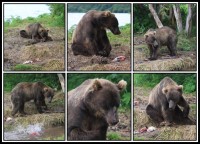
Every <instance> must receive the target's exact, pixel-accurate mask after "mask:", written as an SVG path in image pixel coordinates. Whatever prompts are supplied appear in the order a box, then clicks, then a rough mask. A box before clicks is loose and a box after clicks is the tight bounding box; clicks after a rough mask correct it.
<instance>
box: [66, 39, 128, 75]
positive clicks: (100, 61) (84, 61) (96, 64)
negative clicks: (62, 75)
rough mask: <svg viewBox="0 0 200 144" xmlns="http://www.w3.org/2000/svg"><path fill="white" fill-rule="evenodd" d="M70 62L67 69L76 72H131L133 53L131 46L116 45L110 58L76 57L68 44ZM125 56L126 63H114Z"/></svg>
mask: <svg viewBox="0 0 200 144" xmlns="http://www.w3.org/2000/svg"><path fill="white" fill-rule="evenodd" d="M67 53H68V62H67V69H68V70H69V71H76V70H86V71H88V70H92V71H93V70H94V71H96V70H98V71H108V70H110V71H130V70H131V65H130V63H131V51H130V47H129V46H122V45H119V46H118V45H116V46H115V45H114V46H112V50H111V53H110V55H109V57H101V56H88V57H86V56H82V55H78V56H74V55H73V52H72V49H71V43H68V48H67ZM118 56H125V58H126V59H125V60H124V61H120V62H113V61H112V60H114V59H115V58H116V57H118Z"/></svg>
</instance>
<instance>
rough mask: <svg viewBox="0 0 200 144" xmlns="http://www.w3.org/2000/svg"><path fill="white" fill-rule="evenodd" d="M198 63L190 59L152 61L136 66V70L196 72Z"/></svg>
mask: <svg viewBox="0 0 200 144" xmlns="http://www.w3.org/2000/svg"><path fill="white" fill-rule="evenodd" d="M195 67H196V62H195V60H193V59H192V58H190V57H183V58H176V59H166V60H165V61H163V60H156V61H151V63H141V64H137V65H135V68H134V69H135V70H171V71H175V70H176V71H180V70H194V69H195Z"/></svg>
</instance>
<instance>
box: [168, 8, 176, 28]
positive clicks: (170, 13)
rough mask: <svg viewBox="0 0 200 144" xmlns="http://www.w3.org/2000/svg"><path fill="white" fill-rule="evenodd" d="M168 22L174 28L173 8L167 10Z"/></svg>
mask: <svg viewBox="0 0 200 144" xmlns="http://www.w3.org/2000/svg"><path fill="white" fill-rule="evenodd" d="M169 21H170V23H171V25H172V26H175V19H174V12H173V7H170V9H169Z"/></svg>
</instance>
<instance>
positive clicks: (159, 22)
mask: <svg viewBox="0 0 200 144" xmlns="http://www.w3.org/2000/svg"><path fill="white" fill-rule="evenodd" d="M149 10H150V12H151V14H152V15H153V17H154V20H155V22H156V24H157V26H158V28H161V27H163V24H162V22H161V21H160V19H159V17H158V14H157V13H156V11H155V10H154V8H153V4H149Z"/></svg>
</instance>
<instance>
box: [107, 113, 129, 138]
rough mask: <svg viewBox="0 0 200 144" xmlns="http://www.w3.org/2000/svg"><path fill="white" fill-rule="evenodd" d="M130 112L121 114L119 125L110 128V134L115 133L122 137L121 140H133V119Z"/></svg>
mask: <svg viewBox="0 0 200 144" xmlns="http://www.w3.org/2000/svg"><path fill="white" fill-rule="evenodd" d="M130 116H131V115H130V112H119V113H118V117H119V123H117V124H116V125H115V126H109V128H108V133H110V132H115V133H117V134H119V135H120V137H121V139H120V140H131V117H130Z"/></svg>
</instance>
